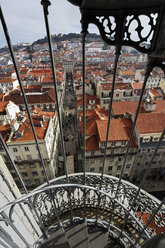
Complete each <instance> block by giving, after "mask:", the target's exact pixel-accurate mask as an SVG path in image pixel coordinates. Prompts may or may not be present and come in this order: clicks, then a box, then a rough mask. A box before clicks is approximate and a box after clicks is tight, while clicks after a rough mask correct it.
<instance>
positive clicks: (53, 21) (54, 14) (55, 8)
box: [0, 0, 97, 47]
mask: <svg viewBox="0 0 165 248" xmlns="http://www.w3.org/2000/svg"><path fill="white" fill-rule="evenodd" d="M50 1H51V3H52V5H51V6H50V7H49V23H50V30H51V34H58V33H71V32H75V33H80V31H81V25H80V11H79V8H78V7H76V6H73V5H71V4H70V3H69V2H68V1H67V0H50ZM0 3H1V8H2V11H3V13H4V17H5V20H6V23H7V26H8V30H9V34H10V37H11V41H12V44H16V43H17V42H18V43H19V42H21V41H25V42H26V41H27V42H33V41H35V40H36V39H39V38H43V37H44V36H45V25H44V18H43V12H42V6H41V4H40V0H0ZM89 31H90V32H95V31H97V29H96V28H95V27H94V25H91V26H90V28H89ZM5 45H6V41H5V37H4V34H3V30H2V26H1V24H0V47H2V46H5Z"/></svg>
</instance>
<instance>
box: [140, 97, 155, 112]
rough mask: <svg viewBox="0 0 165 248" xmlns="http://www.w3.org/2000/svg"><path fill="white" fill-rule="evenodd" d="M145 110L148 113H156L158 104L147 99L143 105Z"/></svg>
mask: <svg viewBox="0 0 165 248" xmlns="http://www.w3.org/2000/svg"><path fill="white" fill-rule="evenodd" d="M143 108H144V110H145V111H147V112H152V111H155V109H156V102H154V101H152V100H151V99H150V98H147V99H146V100H145V101H144V103H143Z"/></svg>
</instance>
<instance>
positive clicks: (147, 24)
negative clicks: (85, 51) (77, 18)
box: [81, 8, 162, 54]
mask: <svg viewBox="0 0 165 248" xmlns="http://www.w3.org/2000/svg"><path fill="white" fill-rule="evenodd" d="M81 13H82V20H81V22H82V21H83V22H84V23H86V25H88V24H90V23H93V24H95V25H96V26H97V27H98V29H99V31H100V35H101V37H102V39H103V40H104V41H105V42H106V43H108V44H109V45H118V42H119V40H121V41H122V45H126V46H132V47H134V48H135V49H137V50H138V51H140V52H143V53H148V54H149V53H150V52H151V51H152V50H153V43H154V41H155V36H156V35H157V29H158V28H159V24H160V22H159V20H160V18H161V15H162V11H161V9H160V8H154V9H145V10H144V9H139V10H134V9H132V10H122V11H120V13H119V12H117V11H115V10H99V11H98V10H87V9H81ZM121 17H122V21H123V22H124V24H125V25H124V32H123V34H121V33H118V27H119V26H120V25H121ZM120 35H121V37H120V39H119V36H120Z"/></svg>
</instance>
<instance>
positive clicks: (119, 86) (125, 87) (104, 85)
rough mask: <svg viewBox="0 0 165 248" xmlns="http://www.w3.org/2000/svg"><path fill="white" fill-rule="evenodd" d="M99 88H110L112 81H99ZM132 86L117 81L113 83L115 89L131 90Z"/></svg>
mask: <svg viewBox="0 0 165 248" xmlns="http://www.w3.org/2000/svg"><path fill="white" fill-rule="evenodd" d="M101 89H102V91H104V90H112V83H101ZM131 89H132V86H131V84H130V83H117V84H115V90H131Z"/></svg>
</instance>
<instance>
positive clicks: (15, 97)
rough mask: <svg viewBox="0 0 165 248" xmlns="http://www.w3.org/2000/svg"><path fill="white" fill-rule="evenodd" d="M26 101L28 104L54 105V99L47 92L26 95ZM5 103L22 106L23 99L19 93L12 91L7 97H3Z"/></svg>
mask: <svg viewBox="0 0 165 248" xmlns="http://www.w3.org/2000/svg"><path fill="white" fill-rule="evenodd" d="M26 98H27V101H28V103H30V104H37V103H54V102H55V99H54V98H53V97H52V96H50V95H49V93H48V92H43V93H41V94H37V93H36V94H35V92H34V93H33V94H31V95H26ZM4 100H5V101H12V102H14V103H15V104H18V105H19V104H24V100H23V97H22V96H21V95H20V91H18V90H16V91H12V92H10V93H9V94H8V95H6V96H4Z"/></svg>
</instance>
